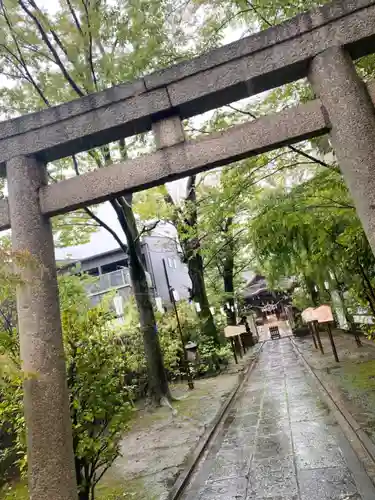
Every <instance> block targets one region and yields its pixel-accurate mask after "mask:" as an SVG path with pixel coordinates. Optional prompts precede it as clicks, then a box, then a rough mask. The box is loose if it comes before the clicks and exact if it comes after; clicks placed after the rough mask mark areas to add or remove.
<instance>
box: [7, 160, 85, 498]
mask: <svg viewBox="0 0 375 500" xmlns="http://www.w3.org/2000/svg"><path fill="white" fill-rule="evenodd" d="M7 179H8V190H9V210H10V217H11V223H12V242H13V250H14V251H16V252H25V254H29V255H30V262H29V263H27V264H25V265H22V267H20V274H21V278H22V281H23V283H22V284H21V285H20V286H19V289H18V292H17V312H18V324H19V336H20V348H21V360H22V369H23V372H24V376H25V382H24V390H25V396H24V401H25V417H26V425H27V443H28V461H29V490H30V495H31V497H30V498H31V500H51V499H53V500H76V499H77V488H76V482H75V473H74V462H73V445H72V429H71V421H70V414H69V398H68V391H67V385H66V374H65V360H64V349H63V344H62V333H61V323H60V311H59V300H58V290H57V280H56V269H55V256H54V249H53V239H52V230H51V225H50V221H49V219H48V218H47V217H46V216H42V215H41V213H40V207H39V196H38V193H39V189H40V187H41V186H42V185H44V184H45V183H46V175H45V167H44V165H42V164H40V163H39V162H38V161H36V160H35V159H33V158H26V157H18V158H14V159H13V160H11V161H9V162H8V164H7Z"/></svg>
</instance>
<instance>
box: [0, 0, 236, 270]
mask: <svg viewBox="0 0 375 500" xmlns="http://www.w3.org/2000/svg"><path fill="white" fill-rule="evenodd" d="M58 4H59V2H58V0H39V1H38V5H39V6H42V7H45V8H47V9H48V10H49V11H50V12H51V13H53V12H55V11H56V9H57V7H58ZM241 35H242V33H241V31H240V30H233V29H227V31H226V33H225V39H224V43H230V42H232V41H234V40H237V39H238V38H240V37H241ZM2 84H4V80H3V77H1V76H0V85H2ZM212 113H213V111H212V112H211V114H212ZM209 116H210V113H205V115H204V117H203V116H202V117H196V118H195V120H194V123H193V126H194V127H195V128H199V127H200V126H202V123H203V122H204V120H206V119H207V118H208V117H209ZM185 188H186V179H181V180H178V181H174V182H172V183H168V190H169V192H170V193H171V195H172V197H173V198H174V200H175V201H177V202H178V201H179V200H180V199H181V198H182V197H183V196H184V194H185ZM97 215H98V216H99V217H100V218H101V219H102V220H103V221H104V222H105V223H106V224H108V225H109V226H110V227H111V228H112V229H113V230H115V231H116V233H118V234H119V235H120V237H121V238H124V240H125V236H124V234H123V231H122V229H121V226H120V224H119V222H118V220H117V217H116V215H115V213H114V210H113V208H112V207H111V205H110V204H109V203H104V204H102V205H99V206H98V208H97ZM158 232H159V233H161V232H163V229H158ZM117 247H118V244H117V243H116V241H115V240H114V239H113V237H112V236H111V235H110V234H109V233H108V232H107V231H106V230H105V229H102V228H101V229H99V230H98V231H97V232H96V233H94V234H93V235H92V237H91V241H90V243H88V244H85V245H79V246H75V247H67V248H57V249H56V258H57V259H59V260H60V259H64V258H73V259H82V258H84V257H88V256H90V255H93V254H96V253H102V252H106V251H109V250H112V249H115V248H117Z"/></svg>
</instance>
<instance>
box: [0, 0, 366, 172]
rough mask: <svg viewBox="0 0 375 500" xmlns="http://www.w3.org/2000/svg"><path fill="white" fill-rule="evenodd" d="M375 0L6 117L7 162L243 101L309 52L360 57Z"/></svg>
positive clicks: (324, 11) (301, 65)
mask: <svg viewBox="0 0 375 500" xmlns="http://www.w3.org/2000/svg"><path fill="white" fill-rule="evenodd" d="M374 23H375V2H374V0H357V1H355V2H354V1H353V0H349V1H345V2H335V3H333V4H332V5H328V6H324V7H322V8H321V9H317V10H314V11H312V12H309V13H305V14H302V15H300V16H297V17H295V18H293V19H291V20H289V21H288V22H286V23H284V24H282V25H280V26H276V27H274V28H271V29H269V30H266V31H264V32H261V33H259V34H256V35H254V36H252V37H249V38H247V39H244V40H240V41H238V42H235V43H234V44H230V45H228V46H226V47H222V48H220V49H217V50H214V51H213V52H210V53H208V54H205V55H203V56H201V57H200V58H197V59H194V60H192V61H187V62H184V63H182V64H180V65H177V66H174V67H172V68H169V69H167V70H165V71H162V72H159V73H156V74H153V75H149V76H146V77H145V78H144V79H140V80H139V81H136V82H133V83H130V84H123V85H119V86H117V87H114V88H112V89H108V90H105V91H103V92H99V93H97V94H92V95H89V96H84V97H83V98H82V99H80V100H75V101H72V102H70V103H65V104H63V105H61V106H57V107H55V108H52V109H48V110H43V111H40V112H39V113H33V114H31V115H28V116H26V117H20V118H16V119H14V120H11V121H7V122H3V123H2V124H1V125H0V163H3V162H4V161H7V160H9V159H10V158H12V157H15V156H17V155H21V154H34V153H38V154H39V155H40V156H41V157H43V159H44V160H45V161H52V160H55V159H58V158H62V157H66V156H69V155H71V154H73V153H78V152H80V151H85V150H87V149H90V148H93V147H95V146H100V145H103V144H105V143H110V142H113V141H115V140H118V139H120V138H122V137H127V136H131V135H134V134H137V133H141V132H145V131H148V130H150V129H151V126H152V123H153V122H154V121H157V120H160V119H162V118H165V117H166V116H169V115H171V114H172V113H176V112H177V113H178V114H179V115H180V117H181V118H187V117H190V116H193V115H196V114H201V113H203V112H204V111H206V110H208V109H215V108H217V107H219V106H221V105H224V104H228V103H230V102H233V101H237V100H239V99H241V98H244V97H248V96H251V95H254V94H257V93H259V92H262V91H264V90H267V89H270V88H274V87H276V86H279V85H282V84H285V83H288V82H291V81H294V80H297V79H299V78H302V77H304V76H306V75H307V71H308V66H309V62H310V60H311V59H312V58H313V57H314V56H316V55H317V54H319V53H320V52H322V51H323V50H325V49H327V48H329V47H332V46H338V45H343V46H345V47H346V48H347V49H348V50H349V51H350V53H351V55H352V56H353V57H355V58H357V57H360V56H362V55H366V54H367V53H370V52H372V51H374V49H375V33H374Z"/></svg>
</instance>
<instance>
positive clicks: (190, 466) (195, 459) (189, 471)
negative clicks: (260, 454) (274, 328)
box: [167, 342, 264, 500]
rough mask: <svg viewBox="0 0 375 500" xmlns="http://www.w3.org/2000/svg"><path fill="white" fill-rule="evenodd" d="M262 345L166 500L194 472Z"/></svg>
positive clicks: (175, 496) (173, 499) (174, 498)
mask: <svg viewBox="0 0 375 500" xmlns="http://www.w3.org/2000/svg"><path fill="white" fill-rule="evenodd" d="M263 346H264V342H263V343H262V345H261V346H260V348H259V350H258V352H257V353H256V356H255V358H254V359H253V360H252V361H251V363H249V364H248V365H247V368H246V369H245V370H244V371H243V372H241V373H240V374H239V375H238V381H237V384H236V386H235V387H234V389H233V390H232V392H231V393H230V394H229V396H228V397H227V399H226V400H225V402H224V404H223V405H222V407H221V408H220V410H219V411H218V413H217V414H216V416H215V417H214V419H213V421H212V422H211V424H210V426H209V428H208V429H207V430H206V432H205V433H204V434H203V436H202V437H201V438H200V440H199V443H198V445H197V446H196V447H195V448H194V450H193V451H192V452H191V454H190V455H189V457H188V459H187V463H186V466H185V467H184V469H183V470H182V471H181V472H180V474H179V476H178V478H177V479H176V481H175V483H174V485H173V488H172V490H171V491H170V492H169V495H168V497H167V498H168V500H177V499H178V498H179V497H180V495H181V493H182V492H183V490H184V489H185V487H186V485H187V484H188V481H189V479H190V477H191V475H192V473H193V472H194V469H195V467H196V465H197V464H198V462H199V460H200V458H201V457H202V455H203V453H204V452H205V450H206V449H207V447H208V445H209V444H210V442H211V440H212V438H213V436H214V434H215V432H216V430H217V429H218V427H219V425H220V423H221V422H222V420H223V417H224V416H225V414H226V413H227V411H228V409H229V407H230V406H231V404H232V402H233V401H234V399H235V397H236V396H237V394H238V392H239V391H240V389H241V388H242V386H243V385H244V384H245V382H246V381H247V379H248V378H249V376H250V373H251V372H252V371H253V369H254V367H255V365H256V363H257V362H258V359H259V355H260V353H261V352H262V349H263Z"/></svg>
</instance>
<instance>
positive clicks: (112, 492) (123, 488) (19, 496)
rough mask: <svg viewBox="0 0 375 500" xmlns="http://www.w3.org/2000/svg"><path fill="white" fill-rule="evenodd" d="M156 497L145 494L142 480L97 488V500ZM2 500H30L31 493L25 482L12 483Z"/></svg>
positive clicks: (0, 492) (2, 492) (3, 490)
mask: <svg viewBox="0 0 375 500" xmlns="http://www.w3.org/2000/svg"><path fill="white" fill-rule="evenodd" d="M156 498H157V497H156V496H155V497H153V496H149V495H147V494H146V493H145V491H144V487H143V483H142V482H141V481H140V480H134V481H127V482H124V483H111V482H108V483H105V482H103V483H100V484H98V486H97V487H96V495H95V499H96V500H136V499H137V500H154V499H155V500H156ZM0 500H29V492H28V489H27V484H26V482H25V481H20V482H17V483H12V484H8V485H5V486H3V488H1V489H0Z"/></svg>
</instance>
